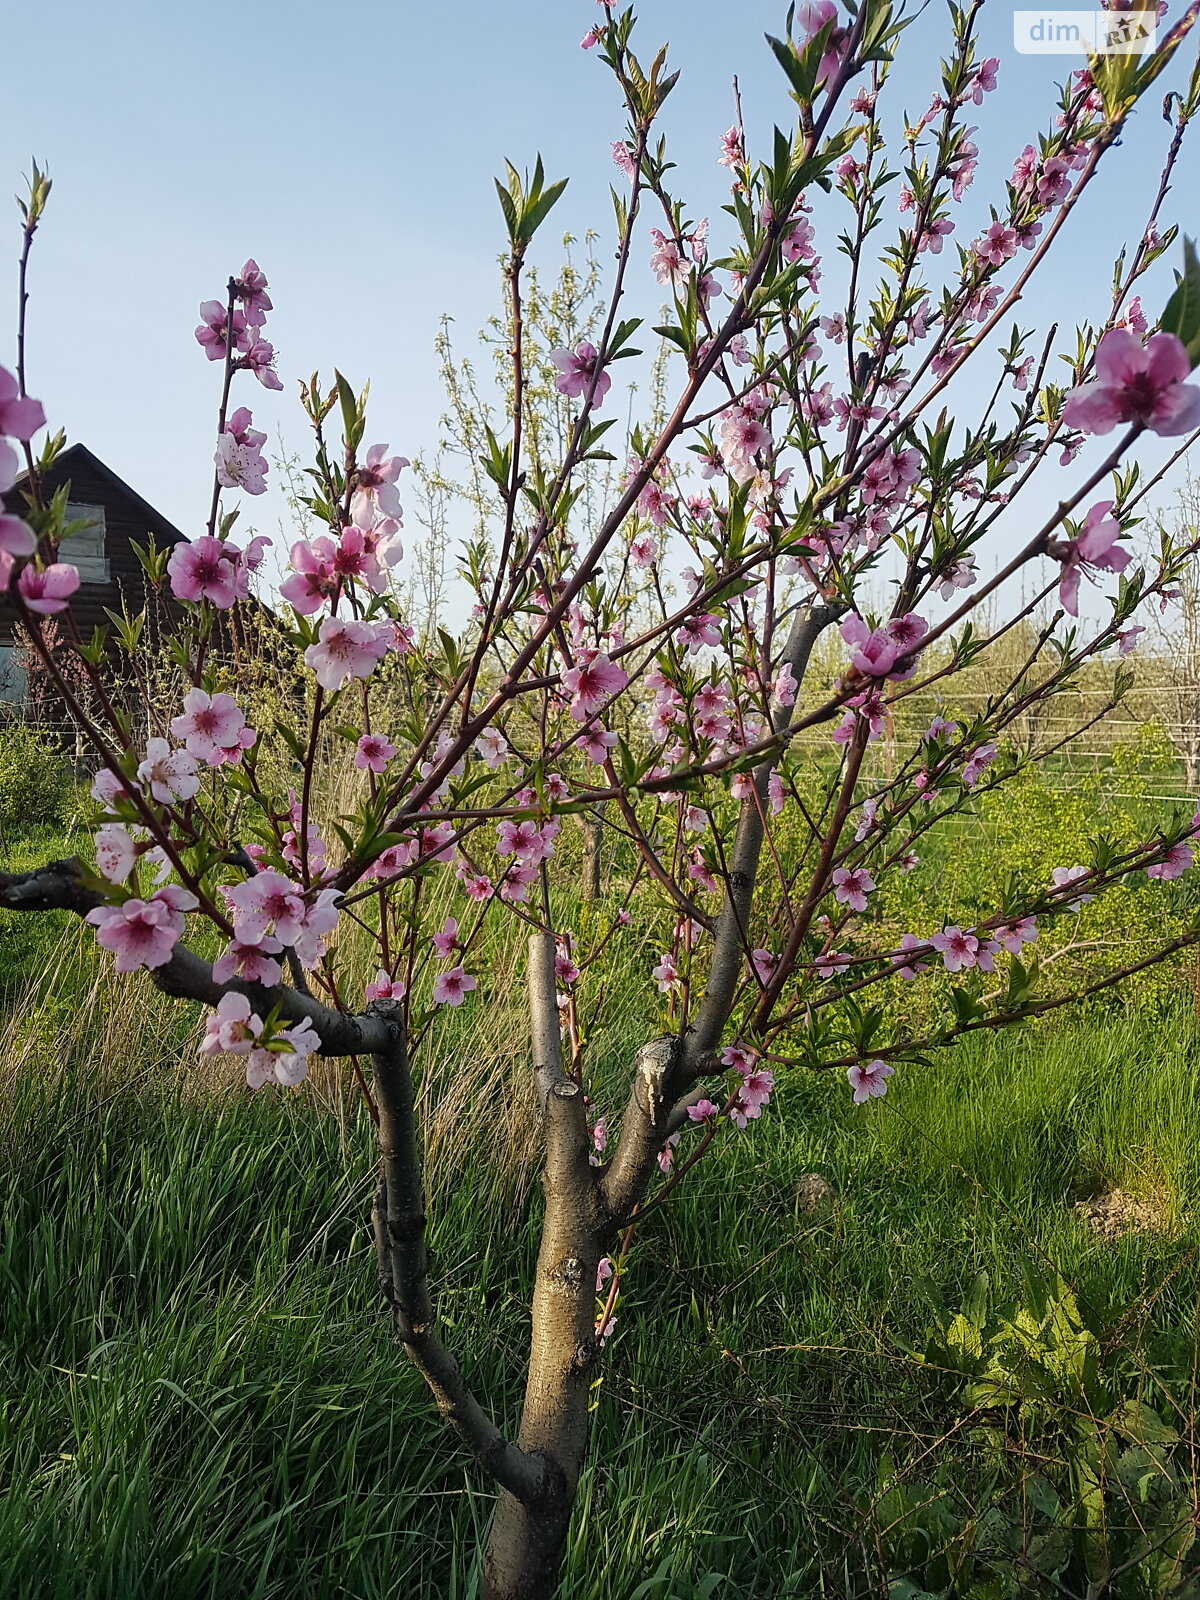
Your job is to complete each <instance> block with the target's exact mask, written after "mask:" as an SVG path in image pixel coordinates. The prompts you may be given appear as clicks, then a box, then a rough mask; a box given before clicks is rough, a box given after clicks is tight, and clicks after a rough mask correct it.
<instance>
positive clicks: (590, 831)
mask: <svg viewBox="0 0 1200 1600" xmlns="http://www.w3.org/2000/svg"><path fill="white" fill-rule="evenodd" d="M604 810H605V805H604V802H601V804H600V805H598V806H597V807H596V808H595V810H593V811H584V812H581V813H580V817H579V820H580V822H581V823H582V824H583V898H584V899H585V900H589V901H592V900H599V898H600V884H601V876H600V846H601V843H602V841H603V838H604Z"/></svg>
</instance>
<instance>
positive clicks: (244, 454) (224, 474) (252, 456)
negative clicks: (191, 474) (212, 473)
mask: <svg viewBox="0 0 1200 1600" xmlns="http://www.w3.org/2000/svg"><path fill="white" fill-rule="evenodd" d="M213 460H214V461H215V462H216V464H217V482H218V483H219V484H220V485H221V487H222V488H223V489H244V490H245V491H246V493H247V494H265V493H266V490H267V485H266V478H265V474H266V472H267V471H268V467H267V463H266V461H265V460H264V459H263V457H262V456H260V455H258V454H256V453H255V452H254V451H253V450H247V448H246V446H245V445H242V444H239V443H238V442H237V440H236V439H235V438H234V437H233V435H232V434H230V433H222V434H221V435H220V436H219V437H218V439H217V449H216V454H215V455H214V456H213Z"/></svg>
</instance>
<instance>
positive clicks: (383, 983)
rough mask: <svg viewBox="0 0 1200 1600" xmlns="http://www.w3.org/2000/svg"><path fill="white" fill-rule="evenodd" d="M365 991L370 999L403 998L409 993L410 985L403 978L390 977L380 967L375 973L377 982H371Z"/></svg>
mask: <svg viewBox="0 0 1200 1600" xmlns="http://www.w3.org/2000/svg"><path fill="white" fill-rule="evenodd" d="M365 992H366V997H367V999H368V1000H403V999H404V996H405V995H406V994H407V993H408V985H407V984H406V983H405V981H404V979H403V978H392V977H389V976H388V974H387V972H386V971H385V970H384V969H383V968H382V967H380V969H379V971H378V972H377V973H376V974H375V982H374V983H369V984H368V985H367V987H366V991H365Z"/></svg>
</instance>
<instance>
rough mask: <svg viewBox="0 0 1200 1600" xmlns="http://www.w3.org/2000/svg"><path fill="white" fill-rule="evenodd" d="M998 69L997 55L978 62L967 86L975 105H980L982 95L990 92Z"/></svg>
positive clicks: (994, 83) (998, 59)
mask: <svg viewBox="0 0 1200 1600" xmlns="http://www.w3.org/2000/svg"><path fill="white" fill-rule="evenodd" d="M999 71H1000V58H999V56H989V57H988V58H987V60H986V61H981V62H980V64H979V66H978V68H977V69H976V72H975V76H974V77H973V78H972V79H971V81H970V83H969V84H968V86H967V90H968V93H969V94H970V96H971V99H972V100H973V101H974V102H975V104H976V105H977V106H981V105H982V104H983V97H984V95H985V94H990V93H991V92H992V90H993V89H994V88H995V87H996V74H997V73H998V72H999Z"/></svg>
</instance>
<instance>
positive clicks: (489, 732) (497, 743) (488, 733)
mask: <svg viewBox="0 0 1200 1600" xmlns="http://www.w3.org/2000/svg"><path fill="white" fill-rule="evenodd" d="M475 748H476V750H477V751H478V752H479V755H480V758H481V759H482V761H483V764H484V766H485V767H489V768H490V769H491V770H492V771H493V772H495V771H496V769H497V768H498V767H499V766H501V765H502V764H503V763H504V762H505V761H506V760H507V759H508V757H509V756H510V755H511V754H512V751H511V750H510V749H509V747H508V740H507V739H506V738H505V737H504V735H503V734H502V733H501V732H500V730H499V728H485V729H484V730H483V732H482V733H481V734H480V735H479V737H478V739H476V741H475Z"/></svg>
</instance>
